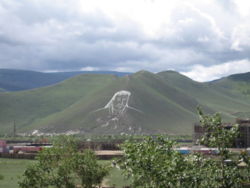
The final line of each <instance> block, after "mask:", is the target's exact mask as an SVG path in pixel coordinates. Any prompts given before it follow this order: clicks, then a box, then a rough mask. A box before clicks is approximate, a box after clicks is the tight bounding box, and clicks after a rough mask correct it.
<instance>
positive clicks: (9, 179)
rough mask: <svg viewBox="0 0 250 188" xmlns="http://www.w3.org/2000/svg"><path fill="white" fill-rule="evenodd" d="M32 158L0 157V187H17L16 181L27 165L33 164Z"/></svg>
mask: <svg viewBox="0 0 250 188" xmlns="http://www.w3.org/2000/svg"><path fill="white" fill-rule="evenodd" d="M34 162H35V161H34V160H25V159H3V158H0V174H1V175H3V180H0V188H18V181H19V178H20V177H21V175H22V174H23V172H24V170H25V169H26V167H27V166H29V165H31V164H33V163H34Z"/></svg>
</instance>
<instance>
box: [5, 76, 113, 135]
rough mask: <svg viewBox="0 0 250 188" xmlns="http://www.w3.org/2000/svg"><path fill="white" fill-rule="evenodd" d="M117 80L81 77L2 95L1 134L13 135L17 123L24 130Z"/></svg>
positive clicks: (109, 77) (106, 77)
mask: <svg viewBox="0 0 250 188" xmlns="http://www.w3.org/2000/svg"><path fill="white" fill-rule="evenodd" d="M114 79H116V77H115V76H111V75H79V76H76V77H74V78H72V79H69V80H66V81H64V82H61V83H59V84H57V85H53V86H49V87H45V88H40V89H33V90H27V91H21V92H11V93H0V125H1V132H9V131H10V130H11V127H12V125H13V121H14V120H15V121H16V124H17V128H18V129H19V130H22V129H23V128H24V127H26V126H28V125H30V124H32V123H33V122H34V121H38V120H39V119H42V118H44V117H46V116H48V115H50V114H53V113H56V112H60V111H62V110H64V109H65V108H67V107H69V106H70V105H72V104H74V103H75V102H77V101H78V100H80V99H84V98H85V97H89V96H91V95H92V94H93V93H94V92H97V91H98V90H100V89H102V88H103V87H105V86H106V85H108V84H109V83H110V82H112V81H113V80H114Z"/></svg>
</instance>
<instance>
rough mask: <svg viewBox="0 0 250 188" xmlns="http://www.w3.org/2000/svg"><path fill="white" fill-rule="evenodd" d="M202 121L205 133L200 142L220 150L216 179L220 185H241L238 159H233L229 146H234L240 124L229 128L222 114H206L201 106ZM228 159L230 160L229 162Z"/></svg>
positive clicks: (227, 186)
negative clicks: (225, 124)
mask: <svg viewBox="0 0 250 188" xmlns="http://www.w3.org/2000/svg"><path fill="white" fill-rule="evenodd" d="M198 114H199V116H200V123H201V126H202V127H203V129H204V130H205V134H204V135H203V136H202V138H201V140H200V143H201V144H204V145H206V146H209V147H216V148H218V151H219V160H218V162H217V163H215V164H214V166H212V167H214V168H215V169H214V173H213V174H214V176H215V177H214V181H215V182H217V184H218V187H221V188H229V187H238V186H240V185H241V182H242V178H243V177H242V176H241V173H240V169H239V168H238V166H237V165H238V163H239V162H238V161H237V160H233V159H234V158H233V156H232V153H231V152H230V151H229V149H228V148H229V147H232V146H233V143H234V141H235V140H236V138H237V136H238V134H239V133H238V125H233V126H232V127H230V128H227V127H225V126H224V125H223V122H222V118H221V116H220V114H218V113H216V114H214V115H205V114H204V113H203V112H202V110H201V108H198ZM226 161H229V162H230V164H228V163H227V162H226Z"/></svg>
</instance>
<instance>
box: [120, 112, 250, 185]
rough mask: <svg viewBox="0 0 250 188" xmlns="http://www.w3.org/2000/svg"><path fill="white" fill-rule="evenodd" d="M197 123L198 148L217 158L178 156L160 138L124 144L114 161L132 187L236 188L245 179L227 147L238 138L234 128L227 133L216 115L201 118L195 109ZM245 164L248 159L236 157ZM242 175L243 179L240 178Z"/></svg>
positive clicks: (198, 155)
mask: <svg viewBox="0 0 250 188" xmlns="http://www.w3.org/2000/svg"><path fill="white" fill-rule="evenodd" d="M198 112H199V115H200V122H201V125H202V126H203V128H204V129H205V130H206V134H205V135H204V136H203V137H202V139H201V140H200V141H201V143H202V144H205V145H207V146H209V147H216V148H218V150H219V155H218V156H215V157H209V156H205V155H202V154H199V153H193V154H190V155H181V154H180V153H179V152H177V151H176V150H175V143H174V142H173V141H171V140H168V139H166V138H163V137H157V138H153V137H146V138H145V139H143V140H142V141H141V142H135V141H131V140H130V141H126V142H125V144H124V145H123V150H124V156H123V158H122V159H120V160H118V164H119V166H120V168H121V169H123V170H124V174H125V175H126V176H127V177H129V178H130V179H131V180H132V184H133V187H146V188H149V187H150V188H211V187H212V188H240V187H242V186H243V184H242V182H244V181H246V180H247V178H249V175H250V174H249V173H248V170H242V169H241V168H239V167H238V164H239V160H238V159H237V157H235V156H234V157H233V156H232V154H231V153H230V151H229V150H228V148H229V147H231V146H232V144H233V141H234V140H235V139H236V137H237V136H238V128H237V125H235V126H233V127H231V128H230V129H227V128H225V127H224V126H223V123H222V119H221V117H220V115H219V114H215V115H204V114H203V112H202V111H201V110H200V109H198ZM238 158H240V159H241V160H242V161H243V160H244V161H245V163H246V164H249V157H248V156H246V155H245V156H243V155H241V156H238ZM249 171H250V170H249ZM243 174H244V176H243Z"/></svg>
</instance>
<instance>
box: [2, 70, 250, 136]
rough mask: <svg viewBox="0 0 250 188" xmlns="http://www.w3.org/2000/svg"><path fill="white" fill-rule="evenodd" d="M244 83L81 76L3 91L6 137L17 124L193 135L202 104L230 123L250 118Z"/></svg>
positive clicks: (169, 76)
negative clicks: (27, 87) (20, 89)
mask: <svg viewBox="0 0 250 188" xmlns="http://www.w3.org/2000/svg"><path fill="white" fill-rule="evenodd" d="M242 83H244V84H245V85H246V86H247V87H248V86H249V88H250V82H248V81H244V82H242V81H238V80H237V81H235V80H232V79H230V76H229V77H227V78H223V79H221V80H218V81H215V82H209V83H200V82H196V81H193V80H191V79H190V78H188V77H186V76H184V75H181V74H180V73H177V72H174V71H163V72H160V73H156V74H155V73H151V72H148V71H144V70H142V71H138V72H137V73H134V74H127V75H125V76H120V77H119V76H115V75H109V74H80V75H77V76H74V77H72V78H69V79H66V80H64V81H62V82H59V83H56V84H54V85H50V86H46V87H41V88H35V89H32V90H24V91H16V92H0V127H1V131H0V133H9V134H10V133H11V131H12V127H13V122H14V121H15V122H16V125H17V131H18V132H21V133H31V132H33V131H34V130H39V131H40V132H44V133H49V132H57V133H60V132H61V133H63V132H67V131H76V132H81V133H83V134H158V133H166V134H192V129H193V124H194V123H195V122H197V121H198V117H197V114H196V107H197V106H202V108H203V109H204V110H205V111H206V112H208V113H214V112H217V111H218V112H221V114H222V115H223V118H225V120H226V121H234V119H235V118H237V117H239V116H243V115H244V116H246V115H247V114H250V110H249V109H250V96H248V95H246V94H244V92H241V91H238V90H237V89H235V88H238V87H242V85H241V84H242ZM231 84H232V85H233V87H230V88H228V87H227V86H228V85H231ZM111 101H113V102H111ZM100 109H101V110H100ZM110 109H116V111H113V110H110ZM112 111H113V112H112Z"/></svg>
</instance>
